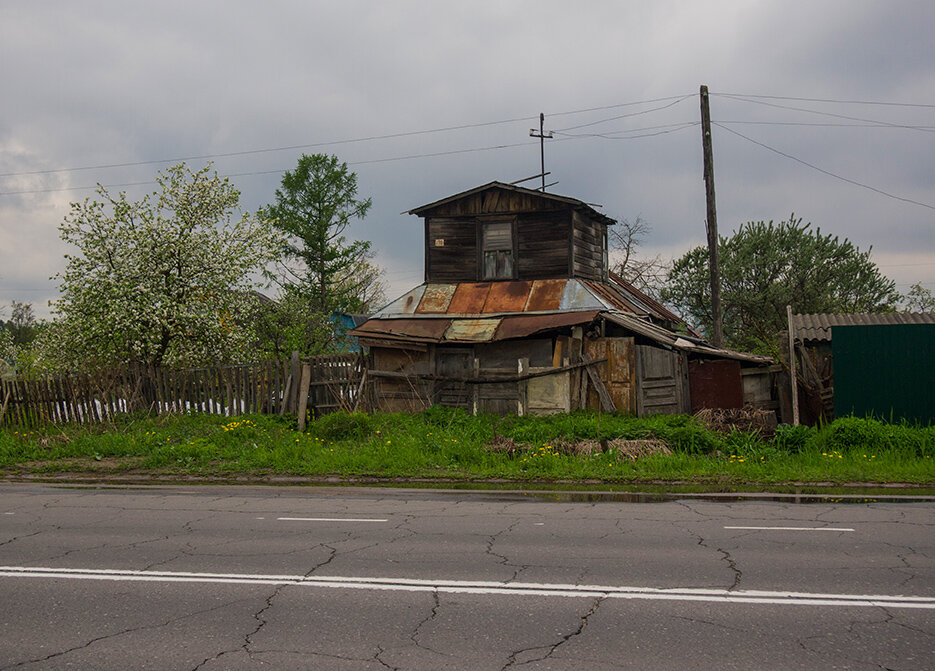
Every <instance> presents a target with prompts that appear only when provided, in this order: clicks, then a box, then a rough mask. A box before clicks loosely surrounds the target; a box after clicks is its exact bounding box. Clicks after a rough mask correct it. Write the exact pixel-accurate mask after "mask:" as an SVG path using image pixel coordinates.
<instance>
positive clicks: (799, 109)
mask: <svg viewBox="0 0 935 671" xmlns="http://www.w3.org/2000/svg"><path fill="white" fill-rule="evenodd" d="M720 95H721V96H722V97H724V98H729V99H730V100H737V101H739V102H745V103H752V104H754V105H765V106H766V107H775V108H778V109H785V110H792V111H794V112H807V113H808V114H817V115H819V116H828V117H834V118H836V119H846V120H848V121H863V122H867V123H872V124H877V125H880V126H889V127H891V128H905V129H907V130H918V131H922V132H925V133H931V132H933V130H932V129H931V128H929V127H928V126H913V125H908V124H898V123H890V122H889V121H880V120H879V119H864V118H862V117H854V116H848V115H846V114H835V113H834V112H821V111H819V110H813V109H808V108H807V107H793V106H791V105H777V104H776V103H768V102H765V101H763V100H750V99H747V98H741V97H739V96H732V95H727V94H724V93H722V94H720Z"/></svg>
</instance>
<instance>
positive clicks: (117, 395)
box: [0, 354, 364, 427]
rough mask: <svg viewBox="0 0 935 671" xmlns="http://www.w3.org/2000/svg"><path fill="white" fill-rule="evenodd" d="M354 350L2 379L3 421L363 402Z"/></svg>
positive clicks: (323, 410) (324, 409)
mask: <svg viewBox="0 0 935 671" xmlns="http://www.w3.org/2000/svg"><path fill="white" fill-rule="evenodd" d="M363 374H364V364H363V359H362V357H361V356H359V355H357V354H335V355H329V356H318V357H312V358H307V359H300V358H299V357H298V355H297V354H293V357H292V359H291V360H290V361H287V362H277V361H265V362H260V363H253V364H243V365H234V366H216V367H211V368H190V369H183V370H170V369H166V368H147V367H143V366H124V367H121V368H117V369H111V370H103V371H96V372H94V373H73V374H68V375H63V376H60V377H50V378H44V379H39V380H23V379H14V380H3V381H2V382H0V426H23V427H35V426H42V425H46V424H64V423H75V422H77V423H85V424H91V423H100V422H108V421H112V420H113V419H114V418H115V417H116V416H117V415H120V414H124V413H137V412H144V413H146V412H148V413H154V414H161V413H172V412H176V413H178V412H202V413H210V414H217V415H223V416H228V417H231V416H236V415H242V414H247V413H258V414H279V415H286V414H290V415H296V416H297V417H298V418H299V423H300V425H302V426H304V424H305V419H306V417H307V416H308V415H310V416H311V417H317V416H320V415H323V414H327V413H329V412H334V411H336V410H342V409H347V410H352V409H355V408H356V407H357V406H358V405H359V403H360V391H361V384H360V383H361V381H362V378H363Z"/></svg>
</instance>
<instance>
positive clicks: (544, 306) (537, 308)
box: [526, 280, 567, 312]
mask: <svg viewBox="0 0 935 671" xmlns="http://www.w3.org/2000/svg"><path fill="white" fill-rule="evenodd" d="M566 282H567V280H536V281H534V282H533V283H532V289H531V290H530V292H529V300H528V301H526V312H558V309H559V306H560V305H561V303H562V296H563V295H564V293H565V284H566Z"/></svg>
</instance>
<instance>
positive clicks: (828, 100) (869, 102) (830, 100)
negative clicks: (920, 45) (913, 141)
mask: <svg viewBox="0 0 935 671" xmlns="http://www.w3.org/2000/svg"><path fill="white" fill-rule="evenodd" d="M711 95H713V96H717V95H720V96H729V97H737V98H766V99H768V100H796V101H799V102H813V103H835V104H841V105H886V106H891V107H929V108H935V105H928V104H924V103H897V102H890V101H880V100H836V99H834V98H797V97H792V96H764V95H752V94H746V93H714V92H713V91H712V92H711Z"/></svg>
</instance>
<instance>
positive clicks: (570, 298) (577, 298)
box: [558, 280, 609, 310]
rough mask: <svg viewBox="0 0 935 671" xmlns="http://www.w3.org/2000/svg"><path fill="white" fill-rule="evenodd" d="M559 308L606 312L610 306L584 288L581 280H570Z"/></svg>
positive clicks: (566, 284)
mask: <svg viewBox="0 0 935 671" xmlns="http://www.w3.org/2000/svg"><path fill="white" fill-rule="evenodd" d="M558 307H559V309H560V310H606V309H608V307H609V306H608V305H606V304H605V303H604V301H602V300H600V298H598V297H597V296H595V295H594V293H593V292H592V291H591V290H590V289H588V288H587V287H586V286H584V284H582V283H581V280H568V281H567V282H566V283H565V292H564V294H562V301H561V303H559V306H558Z"/></svg>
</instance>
